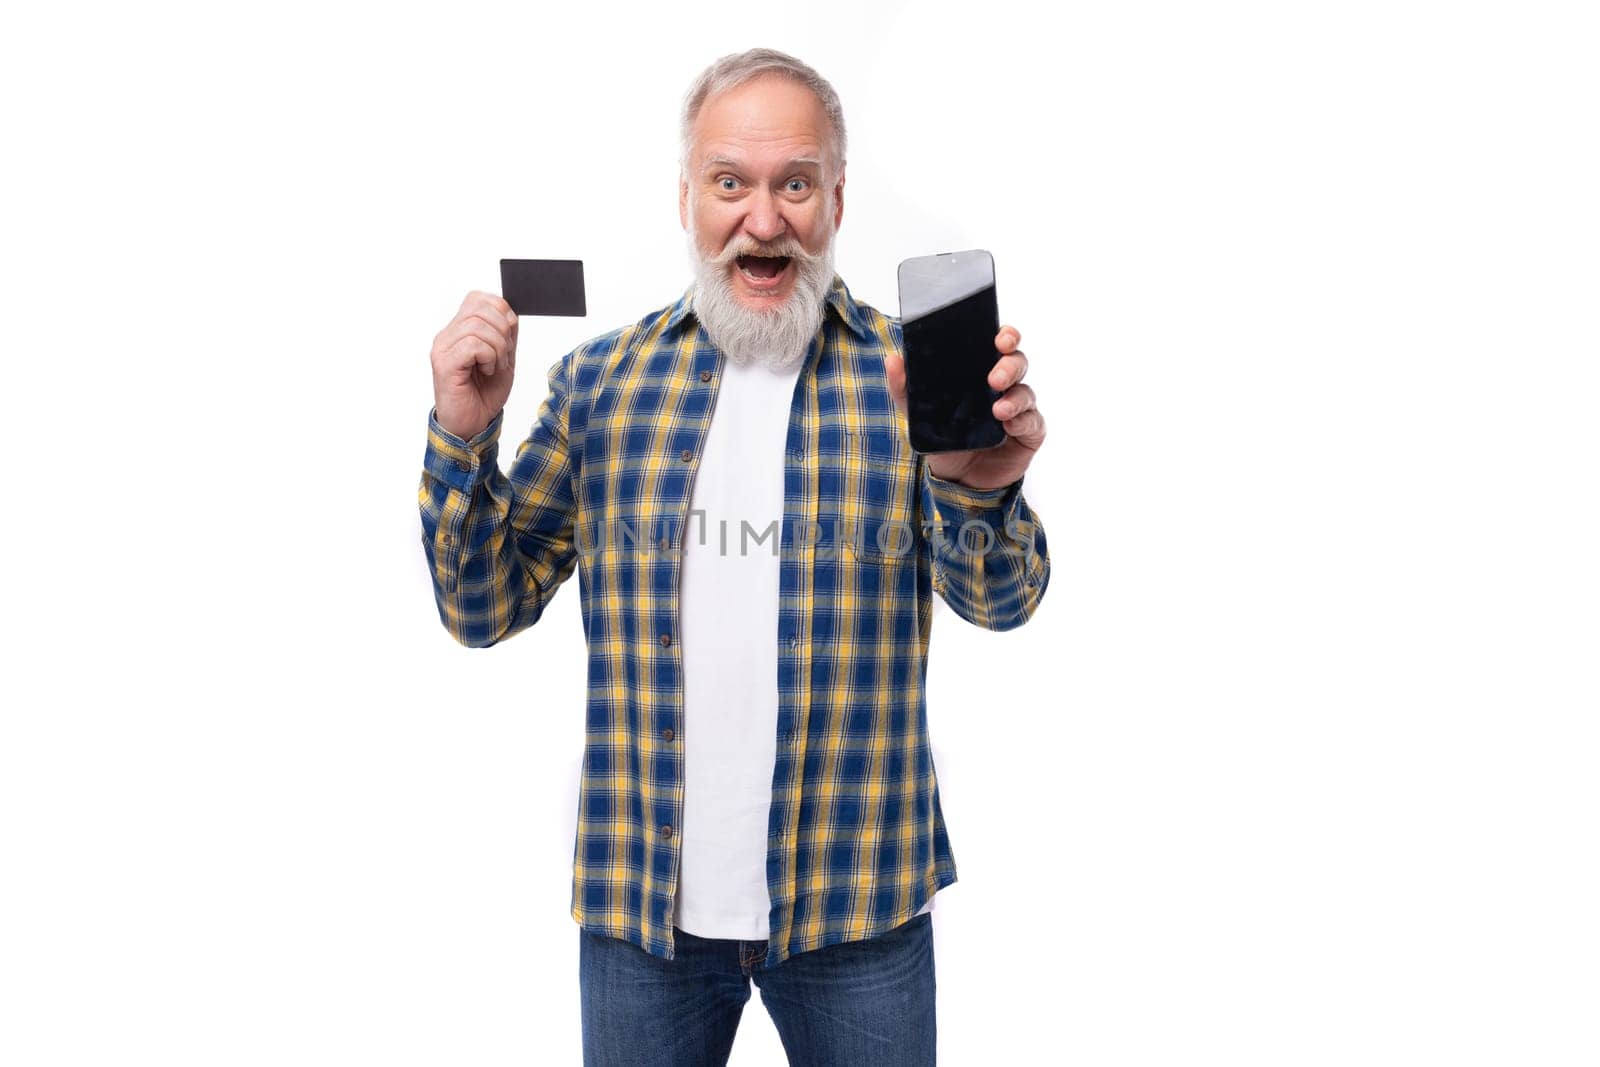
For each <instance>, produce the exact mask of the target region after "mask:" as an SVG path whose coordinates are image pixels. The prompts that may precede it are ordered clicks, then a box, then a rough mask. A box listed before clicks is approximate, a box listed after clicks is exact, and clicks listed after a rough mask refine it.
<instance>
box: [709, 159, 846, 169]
mask: <svg viewBox="0 0 1600 1067" xmlns="http://www.w3.org/2000/svg"><path fill="white" fill-rule="evenodd" d="M715 167H732V168H733V169H734V170H743V169H744V164H742V163H740V162H739V161H738V160H736V159H733V158H731V157H729V156H712V157H711V158H710V159H708V160H706V161H705V164H704V165H703V166H702V167H701V168H700V169H701V170H703V171H705V170H711V169H713V168H715ZM791 167H816V168H817V169H818V170H821V169H822V160H820V159H818V158H817V157H816V156H796V157H795V158H794V159H791V160H789V162H788V163H786V164H784V169H785V170H788V169H790V168H791Z"/></svg>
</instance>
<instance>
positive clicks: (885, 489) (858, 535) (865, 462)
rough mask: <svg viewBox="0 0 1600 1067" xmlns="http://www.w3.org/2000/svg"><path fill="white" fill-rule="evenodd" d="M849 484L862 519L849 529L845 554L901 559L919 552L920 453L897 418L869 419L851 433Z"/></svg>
mask: <svg viewBox="0 0 1600 1067" xmlns="http://www.w3.org/2000/svg"><path fill="white" fill-rule="evenodd" d="M846 439H847V447H846V449H845V489H846V493H847V495H848V497H849V503H850V504H853V506H854V510H855V514H856V516H857V519H858V521H857V522H856V524H855V529H853V530H851V529H847V532H846V539H845V548H844V552H845V558H847V559H848V558H851V557H852V556H853V557H854V558H856V559H860V560H862V561H865V562H872V563H895V562H899V561H902V560H908V559H911V558H912V557H913V556H915V555H916V552H917V547H918V544H919V542H920V538H919V537H918V533H917V529H916V526H915V524H914V519H915V515H916V509H915V498H914V495H913V494H914V492H915V490H916V472H917V459H916V453H915V452H914V451H913V450H912V448H911V445H910V444H909V443H908V442H907V441H906V440H905V438H904V434H903V432H902V431H901V430H900V428H899V426H898V425H896V424H894V423H889V422H886V423H883V424H881V425H873V424H868V425H867V426H865V427H864V428H862V429H859V430H851V431H849V432H848V433H847V435H846Z"/></svg>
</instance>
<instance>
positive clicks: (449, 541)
mask: <svg viewBox="0 0 1600 1067" xmlns="http://www.w3.org/2000/svg"><path fill="white" fill-rule="evenodd" d="M439 540H440V541H441V542H443V543H444V547H446V548H454V547H455V544H456V539H455V538H454V537H451V536H450V535H449V534H445V535H444V536H443V537H441V538H439ZM1030 577H1031V576H1030Z"/></svg>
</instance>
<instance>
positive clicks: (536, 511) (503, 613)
mask: <svg viewBox="0 0 1600 1067" xmlns="http://www.w3.org/2000/svg"><path fill="white" fill-rule="evenodd" d="M570 360H571V355H570V354H569V355H568V356H566V357H563V358H562V359H561V360H559V361H558V362H557V363H555V364H554V365H553V366H552V367H551V368H550V370H549V373H548V380H549V385H550V392H549V395H548V396H546V398H545V400H544V403H543V404H542V405H540V407H539V413H538V416H537V418H536V419H535V421H534V426H533V430H532V432H531V433H530V434H529V435H528V439H527V440H526V441H524V442H523V443H522V445H521V446H520V447H519V448H518V449H517V456H516V459H515V460H514V461H513V463H512V466H511V473H510V475H509V477H508V476H507V475H506V474H503V473H502V472H501V470H500V464H499V459H498V454H499V438H500V429H501V426H502V420H503V419H504V415H505V413H504V412H501V413H500V414H497V415H496V416H495V417H494V420H493V421H492V422H490V423H489V425H488V426H486V427H484V429H483V432H481V433H479V434H478V435H477V436H475V437H473V438H472V439H471V440H463V439H462V438H460V437H458V436H456V435H455V434H453V433H450V432H449V431H448V430H446V429H444V427H442V426H440V425H439V421H438V418H437V414H436V412H434V411H430V412H429V413H428V444H427V451H426V452H425V453H424V455H423V463H422V481H421V483H420V484H419V485H418V487H417V503H418V506H419V508H420V510H421V514H422V547H423V551H424V552H425V553H426V554H427V557H428V567H429V571H430V572H431V574H432V576H433V592H434V599H435V600H436V601H437V603H438V606H439V619H440V621H441V622H443V623H444V626H445V629H447V630H448V631H450V634H451V636H452V637H454V638H455V639H456V640H457V641H459V642H460V643H461V644H463V645H466V646H468V647H469V648H484V647H487V646H489V645H492V644H495V643H496V642H498V641H502V640H504V639H505V638H507V637H510V636H511V635H512V634H515V633H517V632H518V631H520V630H524V629H526V628H528V627H529V626H532V625H533V624H534V623H536V622H538V621H539V616H540V615H542V614H544V609H545V606H546V605H547V604H549V603H550V599H551V597H553V596H554V595H555V592H556V590H557V589H558V588H559V587H560V585H561V583H562V582H564V581H566V580H567V578H568V577H570V576H571V574H572V571H573V568H574V566H575V565H576V562H577V550H576V546H575V544H574V541H573V517H574V512H575V510H576V504H575V496H574V493H573V484H572V483H573V475H572V461H571V457H570V452H569V450H568V447H567V384H568V378H567V373H568V364H569V363H570Z"/></svg>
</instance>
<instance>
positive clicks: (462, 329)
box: [442, 317, 510, 356]
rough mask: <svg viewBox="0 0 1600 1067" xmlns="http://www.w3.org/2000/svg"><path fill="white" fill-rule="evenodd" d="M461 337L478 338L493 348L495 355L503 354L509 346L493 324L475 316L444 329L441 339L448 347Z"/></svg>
mask: <svg viewBox="0 0 1600 1067" xmlns="http://www.w3.org/2000/svg"><path fill="white" fill-rule="evenodd" d="M463 337H477V338H479V339H480V340H482V341H483V342H484V343H486V344H487V345H489V346H490V347H491V348H493V349H494V352H495V355H497V356H500V355H505V354H506V352H507V350H508V348H509V346H510V342H508V341H507V340H506V337H505V335H504V334H502V333H501V332H500V331H499V330H496V329H495V328H494V327H493V326H490V325H489V324H488V323H487V322H485V321H484V320H482V319H480V318H477V317H473V318H469V319H463V320H461V321H460V322H458V323H456V324H455V325H454V326H452V327H450V328H448V329H446V330H445V332H444V334H443V335H442V339H443V341H444V345H445V347H446V348H449V347H450V346H452V345H453V344H454V343H455V342H457V341H459V340H461V338H463Z"/></svg>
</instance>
